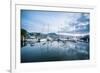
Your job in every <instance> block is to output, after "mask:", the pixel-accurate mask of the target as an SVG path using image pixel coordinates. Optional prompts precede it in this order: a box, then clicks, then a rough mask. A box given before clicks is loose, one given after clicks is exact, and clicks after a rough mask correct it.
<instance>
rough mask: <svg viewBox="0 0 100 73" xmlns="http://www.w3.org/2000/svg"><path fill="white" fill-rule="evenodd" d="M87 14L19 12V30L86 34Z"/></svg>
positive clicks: (87, 29)
mask: <svg viewBox="0 0 100 73" xmlns="http://www.w3.org/2000/svg"><path fill="white" fill-rule="evenodd" d="M89 17H90V15H89V13H81V12H78V13H77V12H74V13H73V12H54V11H37V10H21V28H24V29H26V30H27V31H28V32H42V33H51V32H53V33H88V32H89V25H90V23H89V21H90V20H89Z"/></svg>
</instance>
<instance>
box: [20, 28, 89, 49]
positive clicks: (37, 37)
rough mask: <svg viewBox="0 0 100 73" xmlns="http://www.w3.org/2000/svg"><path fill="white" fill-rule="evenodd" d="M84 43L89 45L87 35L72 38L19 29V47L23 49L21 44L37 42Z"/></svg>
mask: <svg viewBox="0 0 100 73" xmlns="http://www.w3.org/2000/svg"><path fill="white" fill-rule="evenodd" d="M43 41H44V42H48V41H50V42H53V41H57V42H60V41H61V42H63V43H65V42H67V41H71V42H86V43H89V34H87V35H84V36H81V35H80V36H74V34H73V36H72V35H59V34H56V33H47V34H44V33H39V32H31V33H30V32H28V31H27V30H25V29H23V28H21V47H23V42H24V43H25V42H31V43H37V42H43Z"/></svg>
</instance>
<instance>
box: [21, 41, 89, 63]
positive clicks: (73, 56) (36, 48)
mask: <svg viewBox="0 0 100 73" xmlns="http://www.w3.org/2000/svg"><path fill="white" fill-rule="evenodd" d="M86 59H89V43H85V42H77V43H75V42H70V41H67V42H66V43H63V42H57V41H54V42H46V43H45V44H43V43H35V44H34V45H30V44H27V45H26V46H24V47H22V48H21V62H23V63H24V62H42V61H63V60H86Z"/></svg>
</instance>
